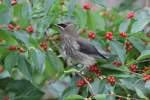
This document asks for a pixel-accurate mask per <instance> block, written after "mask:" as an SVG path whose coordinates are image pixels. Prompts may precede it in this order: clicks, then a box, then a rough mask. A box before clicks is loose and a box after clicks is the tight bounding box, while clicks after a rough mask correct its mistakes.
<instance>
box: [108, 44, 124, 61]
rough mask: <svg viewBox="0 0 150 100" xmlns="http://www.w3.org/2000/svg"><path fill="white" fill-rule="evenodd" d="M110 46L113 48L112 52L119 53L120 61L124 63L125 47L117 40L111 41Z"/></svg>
mask: <svg viewBox="0 0 150 100" xmlns="http://www.w3.org/2000/svg"><path fill="white" fill-rule="evenodd" d="M110 46H111V48H112V52H115V53H116V54H117V55H118V57H119V59H120V61H121V62H122V63H123V64H124V62H125V57H126V50H125V47H124V46H123V45H122V44H121V43H119V42H117V41H111V42H110Z"/></svg>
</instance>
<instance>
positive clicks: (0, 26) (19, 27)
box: [0, 23, 33, 33]
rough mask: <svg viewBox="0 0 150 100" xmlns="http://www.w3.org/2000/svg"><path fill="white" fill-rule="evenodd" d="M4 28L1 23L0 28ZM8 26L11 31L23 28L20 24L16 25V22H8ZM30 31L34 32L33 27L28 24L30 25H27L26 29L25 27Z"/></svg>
mask: <svg viewBox="0 0 150 100" xmlns="http://www.w3.org/2000/svg"><path fill="white" fill-rule="evenodd" d="M2 28H3V26H2V25H0V29H2ZM7 28H8V30H9V31H13V30H14V29H15V30H17V31H18V30H20V29H21V26H20V25H16V26H15V25H14V24H11V23H10V24H8V25H7ZM25 30H26V31H27V32H28V33H32V32H33V27H32V26H31V25H30V26H28V27H26V29H25Z"/></svg>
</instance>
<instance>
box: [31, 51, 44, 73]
mask: <svg viewBox="0 0 150 100" xmlns="http://www.w3.org/2000/svg"><path fill="white" fill-rule="evenodd" d="M45 57H46V56H45V54H44V53H43V52H42V51H40V50H38V49H34V50H33V53H32V61H33V64H34V66H35V67H36V68H37V69H38V70H39V71H41V72H43V70H44V63H45ZM36 68H35V69H36Z"/></svg>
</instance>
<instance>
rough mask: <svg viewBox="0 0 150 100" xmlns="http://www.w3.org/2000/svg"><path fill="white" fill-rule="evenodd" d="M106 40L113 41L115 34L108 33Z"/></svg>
mask: <svg viewBox="0 0 150 100" xmlns="http://www.w3.org/2000/svg"><path fill="white" fill-rule="evenodd" d="M105 38H106V39H107V40H112V39H113V33H112V32H106V34H105Z"/></svg>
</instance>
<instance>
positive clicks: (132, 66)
mask: <svg viewBox="0 0 150 100" xmlns="http://www.w3.org/2000/svg"><path fill="white" fill-rule="evenodd" d="M130 71H131V72H137V65H136V64H131V65H130Z"/></svg>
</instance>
